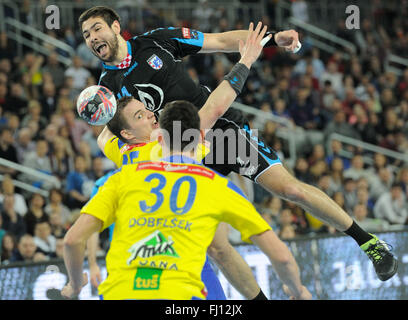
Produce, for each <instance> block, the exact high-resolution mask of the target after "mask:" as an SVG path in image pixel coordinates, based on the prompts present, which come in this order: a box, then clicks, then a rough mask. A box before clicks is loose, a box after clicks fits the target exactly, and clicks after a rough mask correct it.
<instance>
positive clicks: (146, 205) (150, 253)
mask: <svg viewBox="0 0 408 320" xmlns="http://www.w3.org/2000/svg"><path fill="white" fill-rule="evenodd" d="M81 213H87V214H90V215H93V216H95V217H96V218H98V219H100V220H101V221H103V228H102V229H104V228H106V227H108V226H110V225H111V224H112V223H115V231H114V232H113V238H112V243H111V247H110V250H109V252H108V255H107V257H106V264H107V271H108V276H107V278H106V280H105V281H104V282H103V283H102V284H101V285H100V287H99V293H100V294H101V295H102V297H103V298H104V299H184V300H185V299H187V300H189V299H194V298H198V299H205V297H206V290H205V287H204V284H203V283H202V281H201V270H202V267H203V265H204V262H205V258H206V250H207V247H208V246H209V245H210V243H211V241H212V239H213V237H214V234H215V231H216V228H217V225H218V223H219V222H220V221H225V222H227V223H229V224H231V225H232V226H233V227H234V228H236V229H237V230H240V231H241V235H242V239H243V240H244V241H247V242H249V237H251V236H252V235H255V234H260V233H262V232H264V231H266V230H270V226H269V225H268V224H267V223H266V222H265V221H264V220H263V219H262V218H261V217H260V215H259V214H258V213H257V212H256V210H255V208H254V207H253V205H252V204H251V203H250V202H249V201H248V200H247V199H246V198H245V196H244V195H243V194H242V191H241V190H240V189H239V188H237V187H236V186H235V185H234V184H233V183H232V182H231V181H229V180H228V179H227V178H225V177H223V176H221V175H219V174H217V173H216V172H215V171H212V170H211V169H208V168H206V167H204V166H203V165H202V164H200V163H198V162H195V161H194V160H193V159H190V158H185V157H184V158H181V157H178V156H173V157H169V158H166V159H163V160H162V161H156V162H152V161H146V162H140V163H137V164H133V165H132V164H131V165H125V166H123V167H122V168H121V169H120V170H118V171H117V172H116V173H115V174H113V175H112V176H111V177H110V178H109V180H108V181H107V182H106V183H105V184H104V185H103V186H102V187H101V188H100V190H99V192H98V193H97V195H96V196H95V197H94V198H93V199H91V200H90V201H89V203H88V204H87V205H86V206H85V207H84V208H83V209H82V210H81Z"/></svg>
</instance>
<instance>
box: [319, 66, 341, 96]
mask: <svg viewBox="0 0 408 320" xmlns="http://www.w3.org/2000/svg"><path fill="white" fill-rule="evenodd" d="M326 81H329V83H330V84H331V87H332V88H333V90H334V92H335V95H336V97H337V98H339V97H341V96H342V94H343V74H342V73H340V72H339V71H338V65H337V63H336V62H335V61H329V62H328V63H327V68H326V70H325V71H324V72H323V73H322V75H321V77H320V86H321V87H323V85H324V83H325V82H326Z"/></svg>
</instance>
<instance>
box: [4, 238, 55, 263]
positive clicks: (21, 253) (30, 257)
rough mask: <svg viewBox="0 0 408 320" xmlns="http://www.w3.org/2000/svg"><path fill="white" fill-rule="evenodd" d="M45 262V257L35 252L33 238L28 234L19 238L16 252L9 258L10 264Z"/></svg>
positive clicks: (35, 247)
mask: <svg viewBox="0 0 408 320" xmlns="http://www.w3.org/2000/svg"><path fill="white" fill-rule="evenodd" d="M46 260H47V257H46V256H45V255H44V254H43V253H41V252H39V251H37V246H36V244H35V242H34V237H33V236H32V235H30V234H25V235H23V236H22V237H20V240H19V241H18V245H17V251H16V253H15V254H13V255H12V257H11V258H10V262H23V261H24V262H41V261H46Z"/></svg>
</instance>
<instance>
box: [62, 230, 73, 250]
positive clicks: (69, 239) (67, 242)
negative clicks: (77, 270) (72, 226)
mask: <svg viewBox="0 0 408 320" xmlns="http://www.w3.org/2000/svg"><path fill="white" fill-rule="evenodd" d="M75 244H76V242H75V238H74V237H72V235H71V234H70V233H69V232H68V233H67V234H66V235H65V237H64V247H73V246H75Z"/></svg>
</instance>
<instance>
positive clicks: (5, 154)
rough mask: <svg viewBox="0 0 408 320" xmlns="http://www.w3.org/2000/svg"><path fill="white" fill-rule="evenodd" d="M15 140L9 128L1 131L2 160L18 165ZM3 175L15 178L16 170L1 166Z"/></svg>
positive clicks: (0, 151)
mask: <svg viewBox="0 0 408 320" xmlns="http://www.w3.org/2000/svg"><path fill="white" fill-rule="evenodd" d="M13 143H14V139H13V135H12V133H11V130H10V129H9V128H7V127H4V128H1V129H0V158H3V159H6V160H8V161H12V162H15V163H18V159H17V150H16V148H15V147H14V145H13ZM0 173H1V174H6V173H8V174H10V175H12V176H14V175H15V174H16V170H15V169H13V168H11V167H6V166H3V165H0Z"/></svg>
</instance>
